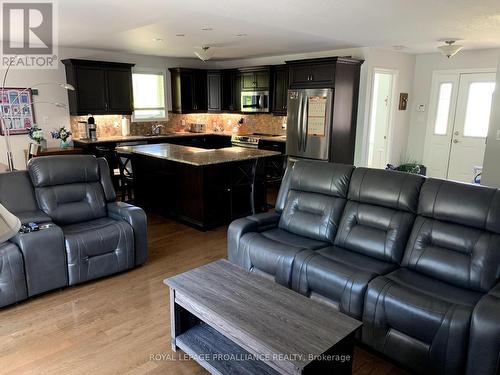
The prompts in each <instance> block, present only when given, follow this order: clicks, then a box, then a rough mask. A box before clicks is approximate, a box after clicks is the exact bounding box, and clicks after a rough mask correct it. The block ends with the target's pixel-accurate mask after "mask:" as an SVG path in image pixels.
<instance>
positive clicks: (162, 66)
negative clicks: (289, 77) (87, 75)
mask: <svg viewBox="0 0 500 375" xmlns="http://www.w3.org/2000/svg"><path fill="white" fill-rule="evenodd" d="M59 55H60V58H61V59H66V58H79V59H88V60H103V61H115V62H127V63H132V64H136V67H137V68H153V69H159V70H163V71H167V69H168V68H169V67H176V66H184V67H204V66H205V65H204V63H203V62H202V61H200V60H197V59H176V58H164V57H155V56H144V55H134V54H127V53H119V52H110V51H103V50H87V49H74V48H59ZM4 72H5V70H2V69H0V77H3V75H4ZM166 76H167V87H170V83H169V81H170V75H169V74H167V75H166ZM40 82H66V72H65V69H64V65H63V64H62V63H59V68H58V69H47V70H35V69H29V70H11V71H10V72H9V75H8V78H7V82H6V86H7V87H30V86H32V85H34V84H36V83H40ZM33 100H34V101H35V102H47V101H48V102H60V103H65V104H68V95H67V93H66V91H65V90H63V89H61V88H60V87H59V86H56V85H48V86H40V88H39V95H38V96H35V97H34V98H33ZM167 103H168V106H169V108H171V98H170V89H167ZM35 121H36V122H37V124H38V125H39V126H40V127H41V128H42V129H43V130H44V135H45V138H46V139H47V140H48V146H49V147H57V145H58V142H57V141H54V140H51V139H50V131H51V130H54V129H55V128H58V127H61V126H66V127H69V126H70V122H69V111H68V110H67V109H64V108H58V107H55V106H53V105H50V104H44V103H40V104H35ZM10 139H11V144H12V150H13V157H14V166H15V168H16V169H24V168H25V159H24V151H23V150H24V149H26V148H27V146H28V143H29V142H30V139H29V137H28V136H27V135H15V136H11V138H10ZM0 163H4V164H6V146H5V140H4V137H0Z"/></svg>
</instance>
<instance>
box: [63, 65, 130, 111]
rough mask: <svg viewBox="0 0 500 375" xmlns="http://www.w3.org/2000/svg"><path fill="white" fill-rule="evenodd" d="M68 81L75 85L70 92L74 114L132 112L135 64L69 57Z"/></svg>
mask: <svg viewBox="0 0 500 375" xmlns="http://www.w3.org/2000/svg"><path fill="white" fill-rule="evenodd" d="M62 63H63V64H64V65H65V68H66V81H67V82H68V83H69V84H71V85H73V86H74V87H75V91H68V100H69V111H70V114H71V115H87V114H89V113H92V114H95V115H102V114H117V115H120V114H121V115H130V114H132V111H133V103H132V67H133V66H134V64H124V63H114V62H106V61H92V60H79V59H67V60H62Z"/></svg>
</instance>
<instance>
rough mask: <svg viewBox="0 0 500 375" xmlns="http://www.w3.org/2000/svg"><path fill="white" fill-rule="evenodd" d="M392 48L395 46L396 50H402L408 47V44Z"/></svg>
mask: <svg viewBox="0 0 500 375" xmlns="http://www.w3.org/2000/svg"><path fill="white" fill-rule="evenodd" d="M392 48H394V49H395V50H396V51H401V50H403V49H405V48H406V46H403V45H396V46H392Z"/></svg>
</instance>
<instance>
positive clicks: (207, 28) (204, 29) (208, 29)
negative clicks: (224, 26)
mask: <svg viewBox="0 0 500 375" xmlns="http://www.w3.org/2000/svg"><path fill="white" fill-rule="evenodd" d="M201 30H202V31H212V30H213V28H211V27H202V28H201Z"/></svg>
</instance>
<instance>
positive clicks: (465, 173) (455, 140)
mask: <svg viewBox="0 0 500 375" xmlns="http://www.w3.org/2000/svg"><path fill="white" fill-rule="evenodd" d="M494 90H495V74H494V73H478V74H461V75H460V83H459V90H458V98H457V109H456V115H455V121H454V128H453V134H452V141H451V150H450V158H449V165H448V174H447V178H448V179H449V180H456V181H463V182H473V178H474V167H480V166H482V165H483V160H484V150H485V146H486V136H487V135H488V127H489V122H490V113H491V102H492V98H493V91H494Z"/></svg>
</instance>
